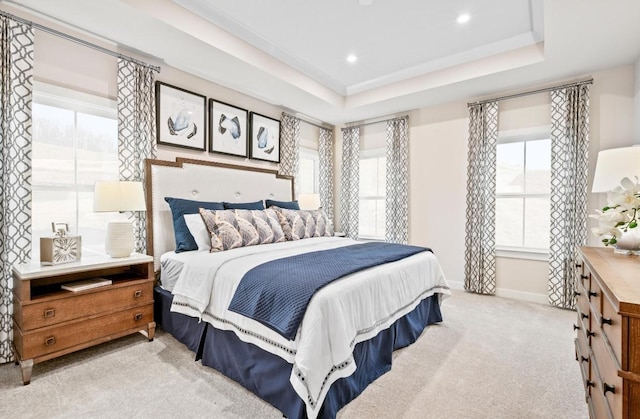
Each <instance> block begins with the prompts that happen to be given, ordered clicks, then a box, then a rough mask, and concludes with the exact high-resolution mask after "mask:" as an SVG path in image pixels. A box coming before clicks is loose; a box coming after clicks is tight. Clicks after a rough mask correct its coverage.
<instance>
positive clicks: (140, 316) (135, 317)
mask: <svg viewBox="0 0 640 419" xmlns="http://www.w3.org/2000/svg"><path fill="white" fill-rule="evenodd" d="M141 319H142V313H136V314H135V315H134V316H133V320H135V321H140V320H141Z"/></svg>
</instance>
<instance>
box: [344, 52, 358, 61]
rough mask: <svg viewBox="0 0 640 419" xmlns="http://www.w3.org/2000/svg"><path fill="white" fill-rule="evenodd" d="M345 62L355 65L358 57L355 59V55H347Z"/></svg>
mask: <svg viewBox="0 0 640 419" xmlns="http://www.w3.org/2000/svg"><path fill="white" fill-rule="evenodd" d="M347 61H348V62H350V63H355V62H356V61H358V57H356V56H355V54H349V55H347Z"/></svg>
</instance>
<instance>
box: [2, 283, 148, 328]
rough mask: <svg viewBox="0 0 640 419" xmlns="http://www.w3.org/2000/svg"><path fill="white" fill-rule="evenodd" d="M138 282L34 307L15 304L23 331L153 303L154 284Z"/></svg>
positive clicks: (58, 298)
mask: <svg viewBox="0 0 640 419" xmlns="http://www.w3.org/2000/svg"><path fill="white" fill-rule="evenodd" d="M135 282H136V283H135V284H133V285H128V284H127V285H125V284H118V285H110V286H106V287H104V289H103V288H96V289H92V290H89V291H81V292H78V293H74V292H71V291H63V292H61V293H56V294H55V296H52V297H47V298H43V299H38V300H35V301H36V302H35V303H33V304H22V305H21V304H15V305H14V317H15V319H16V321H17V322H18V323H20V324H22V325H23V327H22V330H23V331H29V330H34V329H38V328H40V327H44V326H51V325H55V324H58V323H62V322H65V321H69V320H74V319H78V318H81V317H85V316H93V315H96V314H100V313H109V312H113V311H116V310H120V309H123V308H126V307H131V306H133V305H137V304H143V303H149V302H151V301H153V283H151V282H149V281H135ZM41 300H45V301H41Z"/></svg>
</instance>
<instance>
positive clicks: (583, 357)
mask: <svg viewBox="0 0 640 419" xmlns="http://www.w3.org/2000/svg"><path fill="white" fill-rule="evenodd" d="M588 360H589V358H587V357H586V356H582V355H581V356H580V361H581V362H587V361H588Z"/></svg>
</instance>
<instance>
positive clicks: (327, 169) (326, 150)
mask: <svg viewBox="0 0 640 419" xmlns="http://www.w3.org/2000/svg"><path fill="white" fill-rule="evenodd" d="M318 157H319V160H320V162H319V163H320V173H319V175H320V176H319V177H320V185H319V186H320V191H319V192H320V204H321V205H322V209H323V210H324V212H325V213H326V214H327V215H328V216H329V218H331V220H333V218H334V214H333V132H332V131H331V130H328V129H325V128H320V138H319V139H318Z"/></svg>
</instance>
